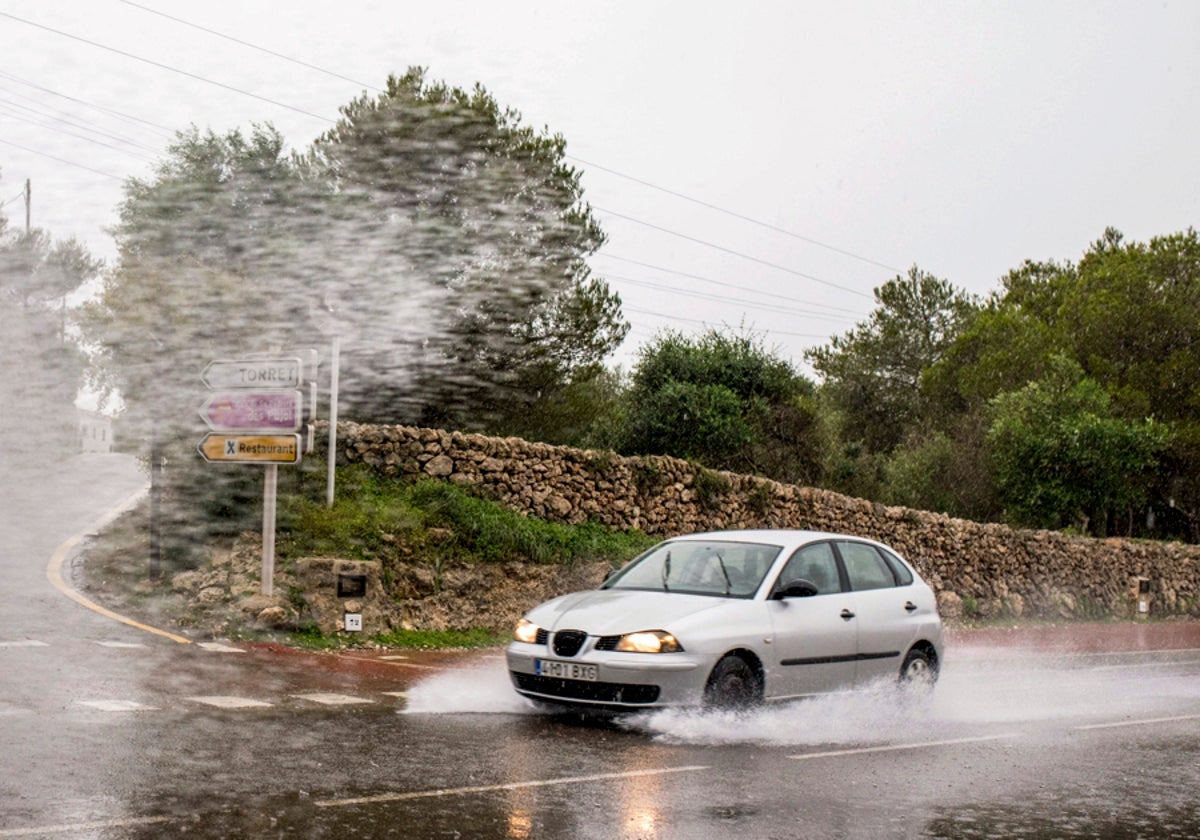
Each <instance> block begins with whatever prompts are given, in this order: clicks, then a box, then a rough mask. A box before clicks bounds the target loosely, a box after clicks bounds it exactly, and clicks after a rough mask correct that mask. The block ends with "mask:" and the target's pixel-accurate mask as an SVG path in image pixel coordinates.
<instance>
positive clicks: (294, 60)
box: [121, 0, 383, 93]
mask: <svg viewBox="0 0 1200 840" xmlns="http://www.w3.org/2000/svg"><path fill="white" fill-rule="evenodd" d="M121 2H122V3H124V4H125V5H126V6H132V7H133V8H135V9H141V10H142V11H143V12H149V13H150V14H152V15H158V16H159V17H163V18H166V19H167V20H173V21H175V22H176V23H180V24H183V25H184V26H190V27H191V28H192V29H198V30H200V31H201V32H207V33H208V34H209V35H215V36H217V37H218V38H224V39H225V40H227V41H233V42H234V43H235V44H241V45H242V46H243V47H249V48H250V49H252V50H257V51H258V52H261V53H266V54H267V55H270V56H274V57H275V58H279V59H282V60H284V61H290V62H291V63H292V64H296V65H299V66H300V67H307V68H308V69H309V70H315V71H317V72H318V73H324V74H325V75H326V76H332V77H333V78H335V79H341V80H342V81H343V82H350V83H351V84H354V85H360V86H362V87H365V88H368V89H370V90H373V91H375V92H376V93H382V92H383V89H382V88H377V87H375V86H374V85H370V84H367V83H366V82H359V81H356V80H354V79H351V78H350V77H349V76H343V75H341V74H340V73H335V72H334V71H332V70H327V69H326V68H324V67H318V66H317V65H315V64H309V63H308V62H307V61H301V60H300V59H298V58H293V57H292V56H290V55H284V54H283V53H279V52H275V51H274V50H269V49H267V48H266V47H260V46H259V45H258V44H252V43H250V42H249V41H243V40H242V39H241V38H235V37H234V36H232V35H228V34H226V33H224V32H218V31H217V30H215V29H209V28H208V27H205V26H201V25H200V24H198V23H192V22H191V21H187V20H184V19H183V18H179V17H175V16H174V15H169V14H167V13H166V12H160V11H158V10H157V9H151V8H150V7H149V6H143V5H142V4H141V3H134V2H132V1H131V0H121Z"/></svg>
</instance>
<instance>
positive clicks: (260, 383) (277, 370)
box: [200, 359, 301, 390]
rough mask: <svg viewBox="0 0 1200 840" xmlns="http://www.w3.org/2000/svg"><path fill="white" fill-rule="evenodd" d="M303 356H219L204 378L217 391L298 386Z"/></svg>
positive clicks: (201, 376) (205, 370)
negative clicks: (285, 357) (223, 357)
mask: <svg viewBox="0 0 1200 840" xmlns="http://www.w3.org/2000/svg"><path fill="white" fill-rule="evenodd" d="M300 377H301V363H300V360H299V359H218V360H217V361H215V362H209V363H208V367H206V368H205V369H204V373H202V374H201V375H200V378H201V379H202V380H203V381H204V384H205V385H207V386H208V387H209V388H212V389H213V390H220V389H222V388H298V387H300V382H301V378H300Z"/></svg>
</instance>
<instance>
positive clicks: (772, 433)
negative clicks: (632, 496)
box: [622, 330, 820, 482]
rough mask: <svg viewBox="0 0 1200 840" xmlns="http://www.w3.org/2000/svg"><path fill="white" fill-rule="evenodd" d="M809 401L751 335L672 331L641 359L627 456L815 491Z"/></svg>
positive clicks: (791, 374)
mask: <svg viewBox="0 0 1200 840" xmlns="http://www.w3.org/2000/svg"><path fill="white" fill-rule="evenodd" d="M812 393H813V387H812V384H811V383H810V382H808V381H807V380H805V379H804V378H803V377H801V376H800V375H798V374H797V373H796V372H795V370H794V369H793V368H792V366H791V364H790V363H788V362H786V361H784V360H782V359H779V358H778V357H776V356H774V355H773V354H771V353H770V352H768V351H767V350H766V349H765V348H764V347H763V346H762V343H761V341H760V340H758V339H757V338H756V337H754V336H753V335H750V334H745V333H742V334H733V333H727V332H721V331H718V330H708V331H706V332H704V333H703V334H701V335H700V336H698V337H689V336H685V335H683V334H682V333H676V332H671V331H668V332H665V333H662V334H660V335H659V336H658V337H657V338H656V339H655V340H654V341H652V342H650V343H649V344H647V345H644V346H643V347H642V348H641V350H640V352H639V355H638V361H637V363H636V365H635V366H634V370H633V372H632V376H631V383H630V388H629V391H628V394H627V398H626V399H627V405H628V410H627V418H628V419H627V423H628V426H627V430H626V434H625V443H624V444H623V447H622V448H623V450H624V451H626V452H629V453H637V454H664V455H673V456H676V457H679V458H693V459H696V460H698V461H700V462H702V463H704V464H706V465H707V466H710V467H715V468H718V469H729V470H739V471H743V472H756V473H759V474H763V475H767V476H769V477H771V478H775V479H778V480H781V481H793V482H812V481H814V480H815V479H816V478H817V477H818V471H819V463H820V456H819V452H820V442H819V440H818V437H817V435H816V420H815V417H814V415H813V412H812V410H811V407H810V405H809V404H808V403H807V402H806V400H807V399H809V398H811V396H812Z"/></svg>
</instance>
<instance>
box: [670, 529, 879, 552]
mask: <svg viewBox="0 0 1200 840" xmlns="http://www.w3.org/2000/svg"><path fill="white" fill-rule="evenodd" d="M829 539H836V540H859V541H861V542H868V543H874V544H876V545H882V543H879V542H878V541H876V540H873V539H871V538H870V537H860V536H855V535H854V534H837V533H832V532H829V531H805V530H795V529H786V528H763V529H743V530H735V531H703V532H701V533H698V534H680V535H679V536H677V537H671V540H673V541H678V540H729V541H739V542H752V543H764V544H767V545H778V546H783V547H784V548H794V547H797V546H801V545H805V544H806V543H810V542H817V541H818V540H829Z"/></svg>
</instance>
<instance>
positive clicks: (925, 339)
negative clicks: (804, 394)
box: [807, 266, 977, 453]
mask: <svg viewBox="0 0 1200 840" xmlns="http://www.w3.org/2000/svg"><path fill="white" fill-rule="evenodd" d="M875 301H876V304H877V305H876V308H875V310H874V311H873V312H872V313H871V315H870V317H869V318H868V319H867V320H866V321H865V322H864V323H861V324H859V325H858V326H856V327H855V328H854V329H853V330H851V331H850V332H848V333H846V334H845V335H841V336H835V337H834V338H833V340H832V341H830V343H829V344H827V345H825V346H823V347H818V348H815V349H813V350H810V351H808V353H807V357H808V359H809V360H810V361H811V362H812V365H813V367H814V368H815V369H816V371H817V372H818V373H819V374H820V375H821V377H822V380H823V382H822V390H823V391H825V392H826V393H827V395H828V397H829V399H830V400H831V401H832V403H833V405H834V406H835V408H836V410H837V412H838V414H839V415H840V417H841V418H842V424H843V425H842V429H841V437H842V438H843V440H845V441H847V442H849V441H862V442H863V443H864V444H865V445H866V447H867V450H868V451H869V452H878V453H887V452H890V451H891V450H892V449H893V448H894V447H895V446H897V445H898V444H899V443H900V442H901V440H903V439H904V435H905V433H906V432H907V431H909V430H911V429H912V428H913V427H914V426H915V425H916V424H918V423H921V422H922V421H923V420H924V419H925V416H926V411H925V405H924V402H923V400H922V392H921V377H922V374H923V373H924V372H925V371H926V370H927V369H928V368H930V367H931V366H933V365H935V364H936V363H937V362H938V361H939V360H940V359H941V358H942V357H943V355H944V354H945V353H946V352H947V350H948V349H949V348H950V347H951V345H952V344H953V342H954V341H955V339H956V338H957V337H958V335H959V332H960V331H961V330H962V328H963V326H964V325H965V324H966V323H967V321H968V319H969V318H970V317H971V315H972V314H973V313H974V312H975V310H976V307H977V304H976V302H975V301H974V299H973V298H972V297H971V296H969V295H967V294H966V293H965V292H962V291H960V290H958V289H956V288H955V287H954V286H953V285H952V284H950V283H949V282H947V281H945V280H940V279H938V278H936V277H934V276H933V275H931V274H928V273H926V272H923V271H921V270H920V269H918V268H917V267H915V266H914V267H913V268H911V269H910V270H909V272H908V274H907V276H897V277H896V278H894V279H892V280H889V281H888V282H887V283H885V284H884V285H883V286H881V287H879V288H878V289H876V290H875Z"/></svg>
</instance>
